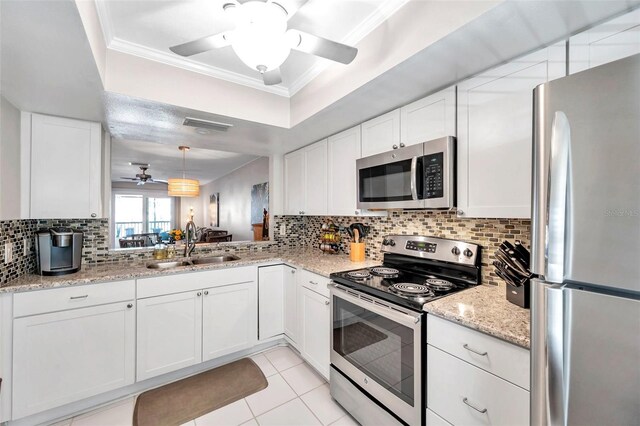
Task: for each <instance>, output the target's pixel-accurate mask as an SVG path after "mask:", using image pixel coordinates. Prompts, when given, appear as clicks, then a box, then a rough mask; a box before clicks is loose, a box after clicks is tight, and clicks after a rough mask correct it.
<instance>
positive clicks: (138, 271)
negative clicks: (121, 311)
mask: <svg viewBox="0 0 640 426" xmlns="http://www.w3.org/2000/svg"><path fill="white" fill-rule="evenodd" d="M220 254H228V253H220ZM215 255H216V254H215V253H211V254H207V255H203V256H197V255H196V256H193V257H194V258H197V257H210V256H215ZM238 257H240V259H239V260H235V261H230V262H224V263H217V264H206V265H193V266H181V267H177V268H172V269H149V268H147V264H149V263H154V261H149V260H148V261H145V262H136V263H112V264H104V265H83V266H82V270H80V271H79V272H76V273H74V274H69V275H60V276H41V275H36V274H27V275H23V276H22V277H19V278H18V279H16V280H13V281H10V282H8V283H6V284H3V285H2V286H0V293H12V292H18V291H29V290H39V289H44V288H54V287H65V286H71V285H79V284H90V283H99V282H105V281H119V280H127V279H136V278H146V277H154V276H162V275H171V274H180V273H185V272H194V271H207V270H213V269H224V268H233V267H238V266H246V265H255V264H258V263H266V262H276V263H286V264H289V265H291V266H295V267H300V268H303V269H306V270H308V271H311V272H314V273H316V274H319V275H323V276H325V277H329V274H331V273H333V272H338V271H344V270H348V269H358V268H364V267H367V266H374V265H378V264H379V263H380V262H378V261H374V260H365V261H364V262H357V263H354V262H351V261H350V260H349V257H348V256H346V255H330V254H323V253H322V252H320V251H319V250H290V251H269V252H266V251H265V252H255V253H241V254H238ZM181 259H182V258H180V257H178V258H176V259H172V260H181Z"/></svg>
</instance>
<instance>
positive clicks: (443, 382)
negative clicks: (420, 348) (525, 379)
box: [427, 345, 529, 426]
mask: <svg viewBox="0 0 640 426" xmlns="http://www.w3.org/2000/svg"><path fill="white" fill-rule="evenodd" d="M427 408H429V409H430V410H432V411H433V412H434V413H436V414H437V415H439V416H440V417H442V418H443V419H444V420H446V421H447V422H449V423H451V424H452V425H505V426H519V425H522V426H525V425H528V424H529V392H527V391H526V390H524V389H522V388H520V387H518V386H515V385H513V384H511V383H509V382H507V381H505V380H502V379H501V378H499V377H496V376H494V375H493V374H489V373H487V372H486V371H483V370H481V369H479V368H477V367H474V366H473V365H471V364H469V363H467V362H464V361H462V360H460V359H458V358H456V357H454V356H452V355H449V354H448V353H446V352H443V351H441V350H440V349H437V348H434V347H433V346H431V345H429V346H427Z"/></svg>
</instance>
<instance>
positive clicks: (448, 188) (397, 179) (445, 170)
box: [356, 136, 456, 209]
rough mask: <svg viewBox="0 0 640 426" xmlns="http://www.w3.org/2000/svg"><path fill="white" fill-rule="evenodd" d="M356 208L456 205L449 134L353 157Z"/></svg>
mask: <svg viewBox="0 0 640 426" xmlns="http://www.w3.org/2000/svg"><path fill="white" fill-rule="evenodd" d="M356 167H357V170H358V175H357V182H356V184H357V191H358V208H359V209H452V208H454V207H455V205H456V140H455V138H454V137H453V136H447V137H444V138H440V139H434V140H432V141H429V142H424V143H421V144H418V145H412V146H408V147H403V148H400V149H394V150H393V151H390V152H385V153H382V154H377V155H372V156H370V157H365V158H361V159H359V160H356Z"/></svg>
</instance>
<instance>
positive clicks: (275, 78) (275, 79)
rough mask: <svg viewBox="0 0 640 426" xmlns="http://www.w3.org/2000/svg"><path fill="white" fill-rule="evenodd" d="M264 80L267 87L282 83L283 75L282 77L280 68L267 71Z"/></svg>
mask: <svg viewBox="0 0 640 426" xmlns="http://www.w3.org/2000/svg"><path fill="white" fill-rule="evenodd" d="M262 80H263V81H264V84H265V85H267V86H273V85H274V84H280V83H282V75H280V68H274V69H272V70H271V71H267V72H265V73H263V74H262Z"/></svg>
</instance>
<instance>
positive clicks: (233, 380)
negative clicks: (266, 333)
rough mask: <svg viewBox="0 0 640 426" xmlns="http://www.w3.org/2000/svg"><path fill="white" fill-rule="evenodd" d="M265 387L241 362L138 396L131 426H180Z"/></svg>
mask: <svg viewBox="0 0 640 426" xmlns="http://www.w3.org/2000/svg"><path fill="white" fill-rule="evenodd" d="M266 387H267V379H266V378H265V377H264V374H262V371H261V370H260V368H259V367H258V366H257V365H256V363H255V362H253V360H251V359H250V358H243V359H240V360H238V361H234V362H232V363H230V364H226V365H223V366H220V367H218V368H214V369H213V370H209V371H205V372H203V373H200V374H196V375H195V376H191V377H187V378H186V379H182V380H179V381H177V382H173V383H169V384H168V385H165V386H162V387H159V388H156V389H151V390H149V391H147V392H144V393H142V394H140V396H138V399H137V400H136V408H135V410H134V411H133V426H164V425H166V426H173V425H181V424H182V423H186V422H188V421H190V420H193V419H195V418H198V417H200V416H202V415H205V414H207V413H209V412H211V411H213V410H216V409H218V408H220V407H224V406H225V405H228V404H231V403H232V402H235V401H237V400H239V399H242V398H244V397H246V396H248V395H251V394H253V393H255V392H258V391H260V390H262V389H264V388H266Z"/></svg>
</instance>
